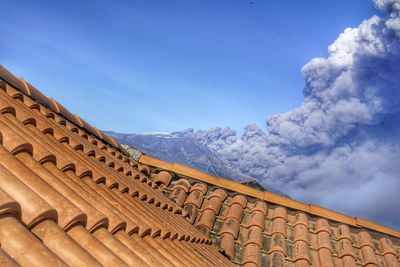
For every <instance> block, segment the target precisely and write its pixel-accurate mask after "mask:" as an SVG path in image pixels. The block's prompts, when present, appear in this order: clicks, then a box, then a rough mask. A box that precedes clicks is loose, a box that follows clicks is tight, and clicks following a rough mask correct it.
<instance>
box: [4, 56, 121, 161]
mask: <svg viewBox="0 0 400 267" xmlns="http://www.w3.org/2000/svg"><path fill="white" fill-rule="evenodd" d="M0 80H3V81H4V82H6V83H8V84H9V85H11V86H12V87H14V88H16V89H18V90H19V91H20V92H22V93H23V94H25V95H27V96H29V97H31V98H32V99H34V100H35V101H36V102H38V103H40V104H42V105H43V106H45V107H46V108H48V109H50V110H51V111H52V112H55V113H58V114H60V115H61V116H63V117H64V118H65V119H67V120H68V121H70V122H72V123H74V124H75V125H77V126H78V127H80V128H81V129H84V130H85V131H87V132H89V133H91V134H92V135H94V136H96V137H97V138H99V139H100V140H102V141H103V142H105V143H106V144H108V145H110V146H112V147H114V148H116V149H118V150H119V151H120V152H122V153H123V154H125V155H127V153H126V151H125V149H124V148H123V147H122V146H121V145H120V144H119V143H118V142H116V141H115V140H114V139H113V138H111V137H109V136H108V135H106V134H105V133H104V132H102V131H100V130H98V129H97V128H95V127H93V126H91V125H90V124H88V123H87V122H86V121H84V120H83V119H82V118H80V117H78V116H77V115H74V114H71V113H70V112H69V111H68V110H67V109H66V108H64V106H62V105H61V104H60V103H58V102H57V101H55V100H54V99H52V98H51V97H47V96H45V95H44V94H42V93H41V92H40V91H39V90H38V89H36V88H35V87H34V86H33V85H31V84H30V83H28V82H26V81H25V80H24V79H23V78H17V77H16V76H14V74H12V73H11V72H10V71H8V70H7V69H6V68H5V67H4V66H3V65H1V64H0Z"/></svg>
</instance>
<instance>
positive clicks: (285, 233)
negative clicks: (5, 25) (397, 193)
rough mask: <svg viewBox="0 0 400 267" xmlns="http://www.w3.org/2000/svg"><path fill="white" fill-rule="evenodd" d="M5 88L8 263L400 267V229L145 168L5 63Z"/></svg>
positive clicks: (1, 255)
mask: <svg viewBox="0 0 400 267" xmlns="http://www.w3.org/2000/svg"><path fill="white" fill-rule="evenodd" d="M0 89H1V90H0V112H1V115H0V143H1V145H0V265H1V266H3V265H7V264H8V265H10V266H14V265H16V266H18V265H22V266H58V265H59V266H64V265H73V266H96V265H97V266H100V265H108V266H110V265H118V266H120V265H122V266H123V265H133V266H141V265H142V266H146V265H150V266H213V265H214V266H229V265H235V264H236V265H243V266H299V267H302V266H400V264H399V250H400V233H399V232H398V231H395V230H393V229H390V228H387V227H384V226H380V225H378V224H375V223H373V222H370V221H367V220H364V219H360V218H353V217H349V216H346V215H343V214H340V213H337V212H334V211H331V210H327V209H323V208H321V207H318V206H314V205H307V204H304V203H301V202H298V201H295V200H292V199H289V198H285V197H282V196H279V195H275V194H272V193H270V192H262V191H258V190H256V189H254V188H250V187H248V186H246V185H243V184H240V183H236V182H233V181H230V180H226V179H223V178H216V177H212V176H210V175H207V174H205V173H202V172H199V171H196V170H194V169H191V168H188V167H186V166H183V165H179V164H174V163H168V162H165V161H161V160H158V159H155V158H152V157H150V156H148V155H145V154H140V153H139V154H137V153H135V155H136V154H137V155H138V157H139V158H138V160H134V159H133V158H132V157H131V156H130V155H129V153H128V152H127V151H125V149H124V148H123V147H122V146H121V145H120V144H118V143H117V142H116V141H115V140H113V139H112V138H110V137H108V136H107V135H105V134H104V133H102V132H100V131H99V130H98V129H96V128H94V127H92V126H91V125H89V124H88V123H87V122H85V121H84V120H83V119H81V118H80V117H78V116H76V115H73V114H71V113H70V112H69V111H68V110H67V109H65V108H64V107H63V106H62V105H61V104H59V103H58V102H57V101H55V100H53V99H51V98H47V97H46V96H44V95H43V94H41V93H40V92H39V91H38V90H37V89H36V88H34V87H33V86H32V85H30V84H29V83H28V82H25V81H23V80H21V79H18V78H16V77H14V76H13V75H12V74H10V73H9V72H8V71H7V70H6V69H4V68H3V67H1V66H0ZM393 216H396V215H393Z"/></svg>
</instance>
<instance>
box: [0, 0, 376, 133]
mask: <svg viewBox="0 0 400 267" xmlns="http://www.w3.org/2000/svg"><path fill="white" fill-rule="evenodd" d="M2 10H4V11H6V12H3V13H2V16H1V18H0V38H1V39H0V63H1V64H3V65H4V66H5V67H6V68H8V69H9V70H11V71H12V72H13V73H14V74H16V75H19V76H21V77H24V78H25V79H26V80H27V81H29V82H30V83H32V84H33V85H34V86H36V87H37V88H38V89H39V90H41V91H42V92H43V93H45V94H46V95H47V96H51V97H53V98H55V99H57V100H58V101H59V102H60V103H62V104H63V105H65V106H66V107H67V108H68V109H69V110H71V111H72V112H73V113H76V114H78V115H79V116H80V117H82V118H83V119H85V120H87V121H88V122H90V123H92V124H93V125H94V126H96V127H97V128H99V129H103V130H114V131H119V132H125V133H130V132H148V131H178V130H184V129H186V128H189V127H193V128H195V129H207V128H210V127H214V126H229V127H231V128H233V129H235V130H238V131H239V132H241V129H242V128H243V126H245V125H246V124H248V123H256V124H258V125H260V126H261V127H263V128H264V124H265V118H266V117H267V116H269V115H272V114H276V113H281V112H285V111H288V110H291V109H293V108H295V107H298V106H299V105H300V103H301V101H302V99H303V96H302V88H303V87H304V81H303V79H302V77H301V75H300V68H301V67H302V66H303V65H304V64H305V63H307V62H308V61H309V60H310V59H312V58H313V57H316V56H326V54H327V47H328V45H329V44H331V43H332V42H333V41H334V40H335V39H336V37H337V36H338V35H339V34H340V33H341V32H342V31H343V30H344V29H345V28H346V27H356V26H357V25H358V24H360V23H361V21H362V20H363V19H366V18H369V17H370V16H372V14H374V13H376V10H374V8H373V3H372V2H371V1H366V0H359V1H348V0H337V1H328V0H324V1H321V0H318V1H317V0H303V1H297V0H292V1H283V0H280V1H278V0H275V1H270V0H264V1H257V0H254V1H244V0H243V1H241V0H236V1H228V0H227V1H215V0H214V1H172V0H171V1H148V0H146V1H92V2H90V1H19V0H5V1H2Z"/></svg>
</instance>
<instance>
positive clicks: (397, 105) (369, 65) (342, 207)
mask: <svg viewBox="0 0 400 267" xmlns="http://www.w3.org/2000/svg"><path fill="white" fill-rule="evenodd" d="M374 3H375V6H376V7H377V8H378V9H380V10H381V11H383V12H385V14H386V15H385V17H384V18H380V17H378V16H373V17H372V18H370V19H367V20H365V21H363V22H362V23H361V24H360V25H359V26H358V27H357V28H353V29H351V28H348V29H345V30H344V32H343V33H342V34H340V36H339V37H338V38H337V40H336V41H335V42H334V43H333V44H332V45H330V46H329V48H328V52H329V54H328V57H326V58H314V59H313V60H311V61H310V62H309V63H307V64H306V65H305V66H304V67H303V68H302V74H303V76H304V79H305V82H306V87H305V89H304V100H303V103H302V104H301V106H300V107H299V108H297V109H295V110H292V111H289V112H287V113H283V114H278V115H274V116H272V117H270V118H268V119H267V121H266V125H267V128H266V130H267V131H266V132H264V131H262V129H260V128H258V127H257V126H255V125H249V126H247V127H246V128H245V132H244V134H243V136H242V137H241V138H237V137H236V133H235V132H234V131H232V130H231V129H229V128H224V129H222V128H214V129H211V130H209V131H203V130H202V131H189V132H187V134H189V135H191V136H193V137H195V138H197V139H198V140H200V142H202V143H203V144H205V145H207V146H208V147H209V148H210V149H211V150H212V151H214V152H215V153H216V154H217V155H218V156H219V157H220V158H221V159H223V160H224V161H226V162H228V163H229V165H230V166H231V167H232V168H233V169H235V170H238V171H240V172H242V173H244V174H247V175H250V176H252V177H254V178H257V179H258V180H260V181H261V182H262V183H263V184H264V185H266V187H267V188H268V187H269V188H272V189H274V190H278V191H283V192H285V193H288V194H289V195H290V196H292V197H294V198H296V199H299V200H303V201H306V202H312V203H316V204H320V205H323V206H325V207H328V208H332V209H335V210H338V211H343V212H345V213H347V214H350V215H353V216H362V217H367V218H369V219H372V220H375V221H378V222H381V223H383V224H386V225H388V226H392V227H395V228H397V229H400V217H399V216H397V215H398V214H400V205H398V203H400V170H399V168H400V0H375V1H374Z"/></svg>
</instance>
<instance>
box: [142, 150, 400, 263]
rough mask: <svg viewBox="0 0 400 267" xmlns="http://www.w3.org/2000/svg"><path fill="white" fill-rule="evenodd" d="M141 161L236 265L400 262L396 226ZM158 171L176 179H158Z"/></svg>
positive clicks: (145, 159) (178, 167)
mask: <svg viewBox="0 0 400 267" xmlns="http://www.w3.org/2000/svg"><path fill="white" fill-rule="evenodd" d="M139 162H141V163H144V164H147V165H149V166H151V167H152V173H154V174H153V177H154V180H155V181H159V183H162V184H164V186H165V189H164V190H165V193H166V195H169V197H170V198H171V199H172V200H173V201H174V202H175V203H176V204H178V205H179V206H181V207H183V208H184V210H186V211H187V212H188V213H189V221H190V222H191V223H192V224H193V225H194V226H195V227H196V228H197V229H199V230H200V231H202V232H203V233H205V234H206V235H207V236H209V237H211V239H212V240H213V242H214V243H215V244H216V245H217V246H218V247H219V248H220V251H222V252H223V253H224V254H225V255H226V256H227V257H228V258H229V259H230V260H231V261H232V262H234V263H236V264H239V265H243V266H254V267H255V266H296V267H297V266H298V267H303V266H343V267H347V266H349V267H351V266H390V267H392V266H393V267H394V266H397V267H399V266H400V262H399V255H400V253H399V252H400V233H399V232H398V231H396V230H393V229H390V228H387V227H384V226H381V225H378V224H376V223H373V222H370V221H367V220H365V219H361V218H352V217H349V216H346V215H344V214H340V213H338V212H334V211H331V210H328V209H324V208H321V207H318V206H314V205H306V204H304V203H301V202H298V201H295V200H293V199H289V198H286V197H283V196H279V195H275V194H272V193H270V192H262V191H258V190H256V189H253V188H250V187H247V186H244V185H242V184H239V183H235V182H233V181H230V180H226V179H223V178H217V177H212V176H210V175H208V174H205V173H202V172H199V171H197V170H194V169H191V168H188V167H186V166H183V165H180V164H175V163H168V162H165V161H161V160H158V159H155V158H152V157H150V156H147V155H143V156H142V157H141V158H140V159H139ZM160 170H161V173H164V172H165V171H169V172H170V173H172V174H173V175H174V177H173V178H172V179H169V180H166V179H160V178H159V176H160V174H157V172H158V171H160ZM164 176H165V174H163V175H161V177H164ZM393 216H398V215H397V214H393Z"/></svg>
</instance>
